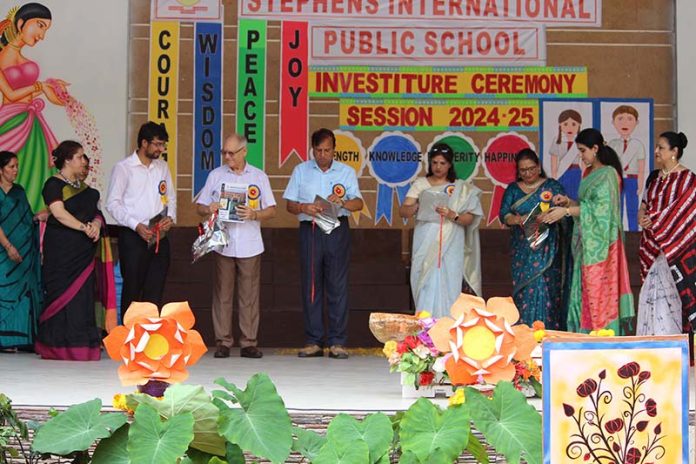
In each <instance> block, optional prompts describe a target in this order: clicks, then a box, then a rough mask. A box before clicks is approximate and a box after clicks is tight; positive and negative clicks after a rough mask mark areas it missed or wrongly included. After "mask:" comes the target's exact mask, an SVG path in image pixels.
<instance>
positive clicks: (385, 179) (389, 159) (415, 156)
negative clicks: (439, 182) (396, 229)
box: [368, 132, 421, 225]
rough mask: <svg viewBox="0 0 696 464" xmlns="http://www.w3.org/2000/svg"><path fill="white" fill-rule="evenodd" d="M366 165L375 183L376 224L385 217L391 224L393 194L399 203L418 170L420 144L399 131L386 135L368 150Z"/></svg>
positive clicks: (386, 133)
mask: <svg viewBox="0 0 696 464" xmlns="http://www.w3.org/2000/svg"><path fill="white" fill-rule="evenodd" d="M368 165H369V169H370V174H372V177H374V178H375V179H376V180H377V205H376V209H377V212H376V214H375V224H377V223H378V222H379V221H380V219H381V218H384V219H386V220H387V222H388V223H389V224H390V225H391V223H392V210H393V209H394V191H396V194H397V198H398V202H399V204H401V203H402V202H403V201H404V199H405V198H406V193H407V192H408V189H409V187H410V183H411V181H412V180H413V179H415V178H416V176H417V175H418V173H419V172H420V170H421V150H420V145H419V144H418V142H416V141H415V140H414V139H413V138H412V137H411V136H409V135H406V134H404V133H402V132H385V133H383V134H382V135H380V136H379V137H377V138H376V139H375V140H374V142H373V143H372V146H371V147H370V148H369V149H368Z"/></svg>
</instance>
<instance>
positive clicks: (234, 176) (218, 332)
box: [196, 134, 276, 358]
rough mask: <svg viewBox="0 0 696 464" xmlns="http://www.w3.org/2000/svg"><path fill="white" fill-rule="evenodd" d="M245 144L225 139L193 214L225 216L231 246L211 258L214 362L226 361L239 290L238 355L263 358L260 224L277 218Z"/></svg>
mask: <svg viewBox="0 0 696 464" xmlns="http://www.w3.org/2000/svg"><path fill="white" fill-rule="evenodd" d="M246 144H247V141H246V139H245V138H244V137H243V136H241V135H236V134H235V135H231V136H229V137H227V138H226V139H225V142H224V144H223V148H222V160H223V162H224V164H223V165H222V166H220V167H219V168H216V169H214V170H213V171H211V172H210V174H209V175H208V179H207V180H206V182H205V186H204V187H203V190H201V193H200V195H199V196H198V200H197V201H196V203H197V205H198V206H197V211H198V214H200V215H201V216H207V215H209V214H213V213H215V212H216V211H218V210H221V209H223V210H225V213H226V214H225V215H224V217H223V216H222V215H221V216H220V217H221V218H223V219H225V222H224V223H225V230H226V232H227V235H228V237H229V245H227V246H226V247H225V248H223V249H222V250H221V251H220V252H219V253H215V283H214V286H213V328H214V329H215V341H216V344H217V349H216V351H215V357H216V358H227V357H229V355H230V347H231V346H232V344H233V338H232V311H233V304H232V299H233V295H234V286H235V283H236V284H237V286H238V288H237V309H238V311H239V330H240V332H241V337H240V340H239V345H240V347H241V350H240V355H241V356H242V357H244V358H260V357H262V356H263V353H262V352H261V350H259V349H258V348H257V339H256V336H257V333H258V329H259V313H260V309H259V294H260V289H261V253H263V250H264V248H263V240H262V238H261V221H262V220H265V219H271V218H273V217H275V214H276V202H275V199H274V198H273V191H272V190H271V184H270V182H269V181H268V176H267V175H266V174H265V173H264V172H263V171H262V170H260V169H258V168H255V167H254V166H251V165H249V163H247V162H246V155H247V147H246Z"/></svg>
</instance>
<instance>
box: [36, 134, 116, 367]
mask: <svg viewBox="0 0 696 464" xmlns="http://www.w3.org/2000/svg"><path fill="white" fill-rule="evenodd" d="M53 158H54V163H55V166H56V168H57V169H58V172H57V173H56V174H55V175H54V176H52V177H49V178H48V180H47V181H46V183H45V184H44V187H43V198H44V202H45V203H46V205H48V208H49V210H50V212H51V215H50V216H49V217H48V220H47V222H46V233H45V235H44V242H43V253H44V256H43V268H42V274H43V283H44V292H45V294H44V301H45V306H44V310H43V312H42V313H41V316H40V317H39V333H38V337H37V341H36V343H35V349H36V352H37V353H38V354H40V355H41V357H42V358H44V359H63V360H73V361H96V360H99V357H100V345H101V334H100V330H99V329H98V328H97V325H96V321H95V314H94V255H95V251H96V246H97V243H96V242H97V240H99V231H100V228H101V226H102V224H104V219H103V217H102V215H101V212H100V211H99V209H98V208H97V203H98V202H99V192H98V191H97V190H95V189H93V188H91V187H89V186H87V185H86V184H85V183H84V182H82V181H81V180H80V179H81V173H82V170H83V167H84V165H85V164H86V162H87V161H86V160H85V158H84V151H83V149H82V146H81V145H80V144H79V143H77V142H73V141H70V140H68V141H64V142H62V143H61V144H60V145H58V147H57V148H56V149H55V150H54V151H53Z"/></svg>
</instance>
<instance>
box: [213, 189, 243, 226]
mask: <svg viewBox="0 0 696 464" xmlns="http://www.w3.org/2000/svg"><path fill="white" fill-rule="evenodd" d="M247 188H248V187H247V186H246V185H244V184H222V187H221V188H220V209H219V212H220V213H219V215H220V220H221V221H223V222H244V219H242V218H241V217H239V215H238V214H237V206H240V205H246V204H247Z"/></svg>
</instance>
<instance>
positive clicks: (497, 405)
mask: <svg viewBox="0 0 696 464" xmlns="http://www.w3.org/2000/svg"><path fill="white" fill-rule="evenodd" d="M466 404H467V405H468V406H469V411H470V414H471V418H472V419H473V421H474V425H475V426H476V428H477V429H478V430H479V431H480V432H481V433H482V434H483V436H484V437H485V438H486V441H487V442H488V443H490V444H491V445H492V446H493V447H494V448H495V450H496V451H497V452H498V453H502V454H503V455H504V456H505V459H506V460H507V461H508V462H510V463H511V464H516V463H519V462H520V459H521V458H522V459H524V460H525V461H526V462H527V464H541V462H542V448H541V414H539V412H537V410H536V409H534V407H533V406H532V405H530V404H529V403H528V402H527V398H525V396H524V395H523V394H522V393H521V392H519V391H517V390H516V389H515V387H514V386H513V385H512V383H510V382H499V383H498V385H496V387H495V390H493V397H492V398H488V397H485V396H483V395H482V394H481V393H480V392H478V391H476V390H475V389H473V388H467V389H466Z"/></svg>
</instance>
